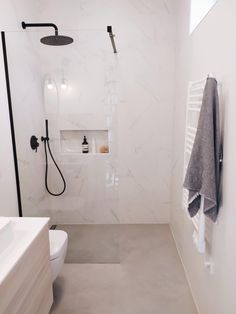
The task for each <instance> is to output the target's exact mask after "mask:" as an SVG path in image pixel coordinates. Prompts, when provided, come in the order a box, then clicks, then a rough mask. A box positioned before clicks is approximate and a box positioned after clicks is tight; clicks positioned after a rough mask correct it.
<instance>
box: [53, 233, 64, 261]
mask: <svg viewBox="0 0 236 314" xmlns="http://www.w3.org/2000/svg"><path fill="white" fill-rule="evenodd" d="M67 241H68V235H67V233H66V232H65V231H62V230H49V243H50V261H52V260H54V259H56V258H59V257H61V256H62V255H63V253H64V252H65V248H66V246H67Z"/></svg>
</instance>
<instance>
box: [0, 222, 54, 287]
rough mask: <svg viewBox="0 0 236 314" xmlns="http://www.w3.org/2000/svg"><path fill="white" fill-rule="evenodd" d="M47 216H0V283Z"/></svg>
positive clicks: (35, 235)
mask: <svg viewBox="0 0 236 314" xmlns="http://www.w3.org/2000/svg"><path fill="white" fill-rule="evenodd" d="M48 221H49V218H28V217H27V218H19V217H8V218H6V217H0V285H1V283H2V282H3V280H4V279H5V278H6V277H7V275H8V274H9V273H10V272H11V271H12V270H13V269H14V267H15V265H16V264H17V263H18V261H19V260H20V259H21V257H22V256H23V255H24V253H25V251H26V250H27V249H28V248H29V247H30V245H31V243H32V242H33V241H34V239H35V238H36V237H37V235H38V234H39V232H40V231H41V230H42V228H43V227H44V226H45V225H46V224H48Z"/></svg>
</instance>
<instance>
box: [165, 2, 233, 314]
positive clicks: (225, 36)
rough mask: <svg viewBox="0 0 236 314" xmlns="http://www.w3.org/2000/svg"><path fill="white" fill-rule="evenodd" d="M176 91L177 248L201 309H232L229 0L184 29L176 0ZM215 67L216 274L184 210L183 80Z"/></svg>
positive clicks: (183, 9) (184, 13) (185, 6)
mask: <svg viewBox="0 0 236 314" xmlns="http://www.w3.org/2000/svg"><path fill="white" fill-rule="evenodd" d="M179 3H180V6H179V23H178V25H179V29H178V31H179V37H178V56H177V60H178V67H177V93H176V99H177V101H176V106H175V114H174V117H175V119H174V122H175V125H174V147H173V148H174V150H173V154H174V155H173V157H174V159H173V176H172V178H173V179H172V196H173V206H172V211H171V226H172V230H173V233H174V236H175V239H176V242H177V246H178V248H179V251H180V254H181V257H182V260H183V263H184V265H185V268H186V271H187V274H188V278H189V281H190V284H191V287H192V291H193V295H194V297H195V300H196V303H197V304H198V307H199V312H200V313H201V314H210V313H214V314H222V313H224V314H234V313H236V298H235V283H236V271H235V264H236V246H235V240H234V239H235V238H236V220H235V219H234V216H235V207H236V199H235V177H236V163H235V160H236V149H235V145H234V139H235V132H236V127H235V125H236V124H235V116H236V106H235V103H236V89H235V85H236V71H235V69H236V59H235V55H236V37H235V36H233V35H231V34H232V30H234V29H235V28H236V20H235V16H234V13H235V10H236V3H235V1H233V0H220V1H218V2H217V4H216V5H215V7H214V8H213V9H212V10H211V12H210V13H209V14H208V15H207V17H206V18H205V19H204V20H203V21H202V22H201V24H200V25H199V26H198V27H197V29H195V31H194V32H193V33H192V35H191V36H189V34H188V30H189V25H188V12H189V3H190V1H189V0H183V1H180V2H179ZM210 72H214V73H215V76H216V78H217V79H218V80H219V81H222V84H223V99H224V101H223V105H224V104H225V127H224V163H223V168H224V173H223V205H222V208H221V209H220V214H219V219H218V224H217V225H215V226H214V233H213V243H212V248H211V250H212V252H211V256H212V259H213V261H214V263H215V273H214V275H210V274H209V271H208V270H207V269H205V268H204V265H203V263H204V258H203V256H201V255H199V254H198V253H197V252H196V249H195V246H194V245H193V242H192V227H191V223H190V221H189V219H188V218H187V217H186V214H185V212H184V211H183V210H182V206H181V197H182V180H183V178H182V173H183V147H184V127H185V106H186V97H187V84H188V81H189V80H197V79H201V78H203V77H206V76H207V74H208V73H210Z"/></svg>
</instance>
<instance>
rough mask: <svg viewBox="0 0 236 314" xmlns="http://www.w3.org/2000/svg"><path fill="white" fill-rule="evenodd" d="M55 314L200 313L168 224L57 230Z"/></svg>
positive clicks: (82, 227)
mask: <svg viewBox="0 0 236 314" xmlns="http://www.w3.org/2000/svg"><path fill="white" fill-rule="evenodd" d="M57 229H62V230H65V231H67V232H68V235H69V243H68V253H67V257H66V263H65V265H64V267H63V269H62V272H61V275H60V276H59V277H58V278H57V279H56V281H55V282H54V304H53V306H52V309H51V313H57V314H67V313H68V314H197V310H196V308H195V305H194V302H193V299H192V296H191V292H190V289H189V286H188V283H187V280H186V277H185V274H184V271H183V267H182V264H181V261H180V258H179V256H178V253H177V250H176V247H175V243H174V240H173V238H172V235H171V232H170V229H169V226H168V225H154V224H153V225H58V226H57Z"/></svg>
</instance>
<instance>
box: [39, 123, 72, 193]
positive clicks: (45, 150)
mask: <svg viewBox="0 0 236 314" xmlns="http://www.w3.org/2000/svg"><path fill="white" fill-rule="evenodd" d="M45 126H46V136H45V137H44V136H42V137H41V141H42V142H43V143H44V152H45V162H46V167H45V187H46V190H47V192H48V193H49V194H50V195H52V196H60V195H62V194H63V193H64V192H65V190H66V181H65V178H64V176H63V174H62V172H61V170H60V168H59V167H58V165H57V163H56V160H55V159H54V157H53V154H52V152H51V148H50V144H49V140H50V139H49V131H48V120H45ZM47 150H48V152H49V155H50V156H51V158H52V161H53V163H54V165H55V167H56V168H57V170H58V172H59V174H60V177H61V179H62V182H63V188H62V191H61V192H59V193H53V192H51V191H50V189H49V187H48V154H47Z"/></svg>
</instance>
